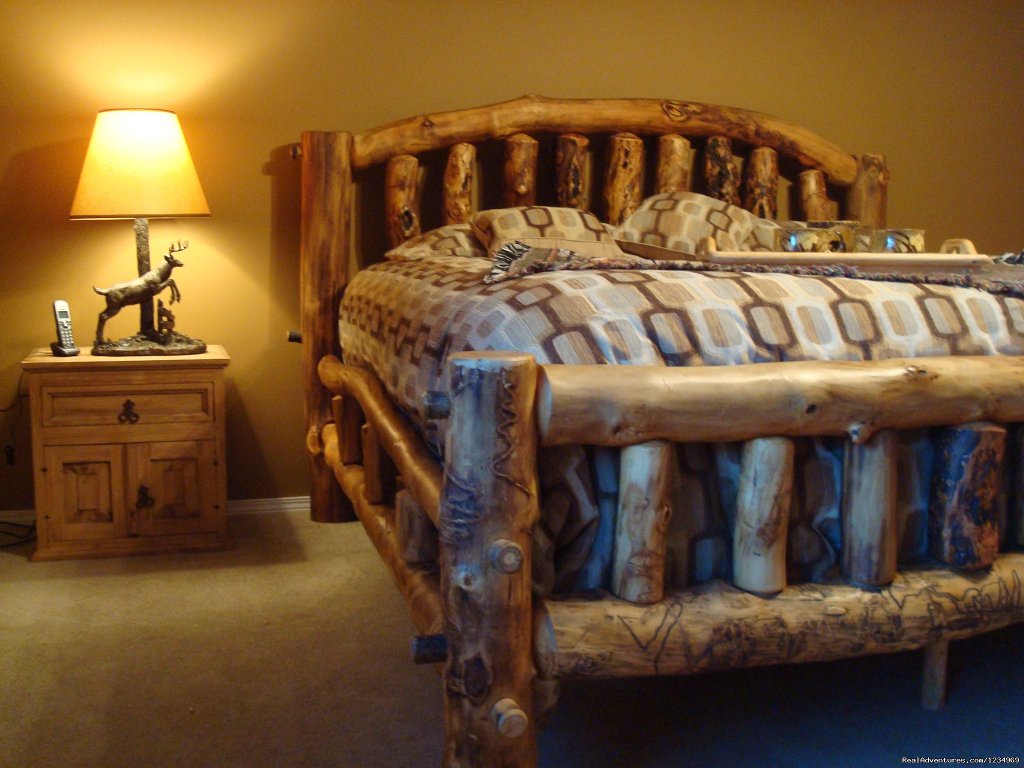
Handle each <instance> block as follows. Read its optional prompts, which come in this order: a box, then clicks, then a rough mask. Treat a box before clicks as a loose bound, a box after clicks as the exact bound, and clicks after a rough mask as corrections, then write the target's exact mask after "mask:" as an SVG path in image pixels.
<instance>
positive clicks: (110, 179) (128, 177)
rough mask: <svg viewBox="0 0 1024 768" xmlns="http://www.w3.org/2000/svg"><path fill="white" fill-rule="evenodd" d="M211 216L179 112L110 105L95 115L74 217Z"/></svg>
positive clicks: (73, 210) (72, 207)
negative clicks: (107, 108) (111, 106)
mask: <svg viewBox="0 0 1024 768" xmlns="http://www.w3.org/2000/svg"><path fill="white" fill-rule="evenodd" d="M209 215H210V208H209V206H208V205H207V203H206V196H205V195H204V194H203V188H202V186H200V184H199V176H198V175H197V174H196V169H195V165H194V164H193V163H192V157H191V155H189V151H188V146H187V145H186V143H185V136H184V134H182V131H181V124H180V123H179V122H178V116H177V115H176V114H174V113H173V112H169V111H166V110H156V109H111V110H104V111H102V112H100V113H99V114H98V115H97V116H96V125H95V127H94V128H93V133H92V138H91V139H90V141H89V149H88V151H87V152H86V155H85V163H84V165H83V167H82V175H81V178H80V179H79V182H78V190H77V191H76V192H75V198H74V201H73V202H72V204H71V218H72V219H137V218H159V217H186V216H209Z"/></svg>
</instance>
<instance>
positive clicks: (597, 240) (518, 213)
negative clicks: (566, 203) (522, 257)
mask: <svg viewBox="0 0 1024 768" xmlns="http://www.w3.org/2000/svg"><path fill="white" fill-rule="evenodd" d="M470 223H471V224H472V227H473V234H474V235H476V237H477V239H478V240H479V241H480V244H481V245H483V246H484V247H485V248H486V249H487V251H488V252H489V253H490V254H491V255H492V256H494V255H495V254H496V253H497V252H498V251H499V250H501V247H502V246H504V245H507V244H508V243H513V242H520V243H525V244H526V245H528V246H531V247H534V248H566V249H568V250H571V251H574V252H575V253H578V254H581V255H583V256H592V257H595V258H615V257H619V256H622V251H621V250H620V249H619V246H617V245H616V244H615V237H614V236H613V235H612V233H611V232H610V231H609V230H608V228H607V227H605V225H604V224H602V223H601V222H600V221H599V220H598V218H597V217H596V216H594V214H592V213H588V212H586V211H580V210H577V209H575V208H552V207H547V206H539V205H534V206H526V207H521V208H496V209H492V210H487V211H480V213H477V214H476V215H475V216H473V218H472V219H470Z"/></svg>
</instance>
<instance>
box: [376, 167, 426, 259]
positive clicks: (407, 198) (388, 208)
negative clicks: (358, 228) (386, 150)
mask: <svg viewBox="0 0 1024 768" xmlns="http://www.w3.org/2000/svg"><path fill="white" fill-rule="evenodd" d="M421 178H422V177H421V173H420V162H419V160H417V159H416V158H415V157H413V156H412V155H398V156H397V157H393V158H391V159H390V160H388V164H387V167H386V168H385V170H384V209H385V217H386V222H387V230H388V242H390V243H391V247H392V248H394V247H395V246H398V245H401V244H402V243H404V242H405V241H406V240H408V239H409V238H411V237H416V236H417V235H419V234H420V179H421Z"/></svg>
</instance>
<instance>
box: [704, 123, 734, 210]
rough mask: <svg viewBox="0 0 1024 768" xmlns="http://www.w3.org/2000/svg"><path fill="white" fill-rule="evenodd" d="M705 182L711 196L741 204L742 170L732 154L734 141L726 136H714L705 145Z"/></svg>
mask: <svg viewBox="0 0 1024 768" xmlns="http://www.w3.org/2000/svg"><path fill="white" fill-rule="evenodd" d="M704 183H705V184H706V185H707V193H708V195H709V196H710V197H715V198H718V199H719V200H724V201H725V202H727V203H730V204H732V205H739V204H740V171H739V168H737V167H736V160H735V159H734V158H733V156H732V142H731V141H730V140H729V139H728V138H727V137H725V136H712V137H711V138H709V139H708V141H707V144H706V145H705V146H704Z"/></svg>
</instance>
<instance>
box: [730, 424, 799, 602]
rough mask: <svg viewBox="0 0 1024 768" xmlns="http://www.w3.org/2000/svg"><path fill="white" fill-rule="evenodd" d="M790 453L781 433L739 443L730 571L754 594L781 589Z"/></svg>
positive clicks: (789, 502)
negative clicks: (739, 457) (777, 435)
mask: <svg viewBox="0 0 1024 768" xmlns="http://www.w3.org/2000/svg"><path fill="white" fill-rule="evenodd" d="M793 456H794V448H793V441H792V440H790V439H789V438H785V437H762V438H758V439H756V440H750V441H748V442H747V443H746V444H745V445H744V446H743V458H742V460H741V461H742V464H741V470H740V482H739V489H738V492H737V495H736V523H735V527H734V535H733V561H732V563H733V571H732V573H733V583H734V584H735V585H736V586H737V587H739V588H740V589H742V590H745V591H747V592H752V593H754V594H757V595H774V594H776V593H778V592H781V591H782V590H783V589H785V588H786V541H787V532H788V524H789V511H790V507H791V505H792V502H793Z"/></svg>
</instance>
